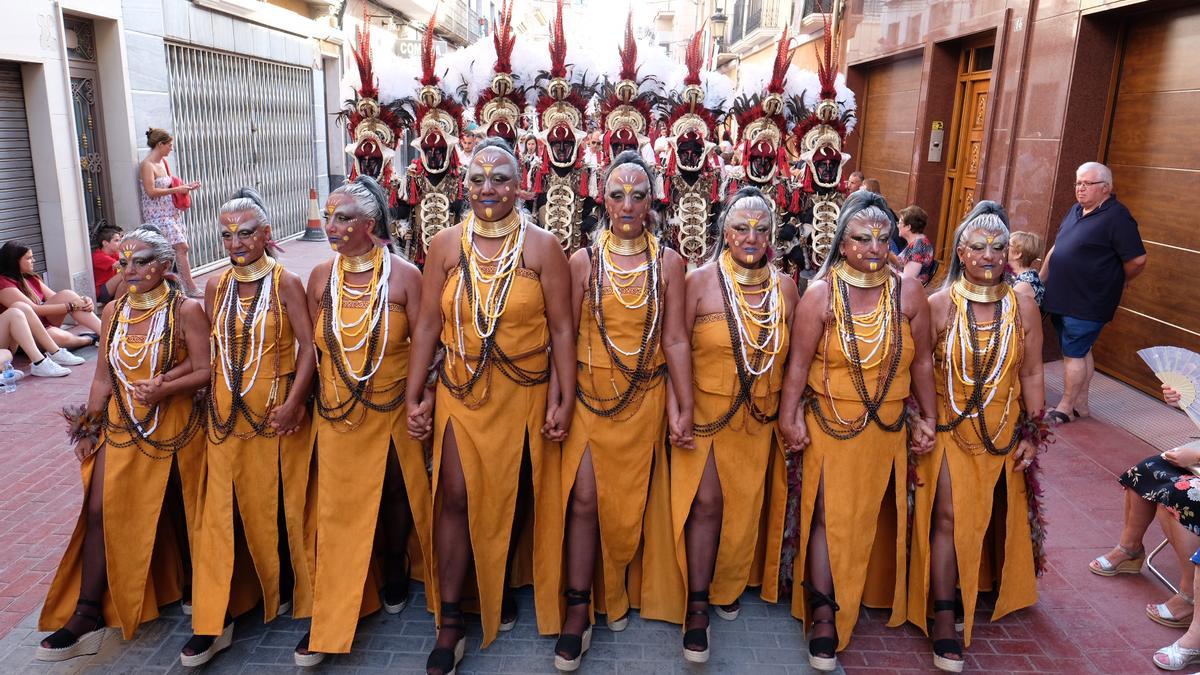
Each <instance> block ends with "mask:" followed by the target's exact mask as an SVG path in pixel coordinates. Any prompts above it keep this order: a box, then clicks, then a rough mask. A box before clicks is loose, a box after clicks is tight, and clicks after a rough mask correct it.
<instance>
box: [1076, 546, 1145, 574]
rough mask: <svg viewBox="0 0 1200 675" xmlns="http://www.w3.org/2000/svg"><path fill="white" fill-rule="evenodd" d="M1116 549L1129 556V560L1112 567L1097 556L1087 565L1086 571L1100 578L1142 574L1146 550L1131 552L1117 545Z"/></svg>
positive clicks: (1106, 559)
mask: <svg viewBox="0 0 1200 675" xmlns="http://www.w3.org/2000/svg"><path fill="white" fill-rule="evenodd" d="M1117 549H1118V550H1120V551H1121V553H1124V554H1125V555H1127V556H1129V560H1124V561H1121V562H1119V563H1117V564H1115V565H1114V564H1112V563H1111V562H1109V560H1108V558H1106V557H1105V556H1099V557H1097V558H1095V559H1094V560H1092V562H1090V563H1088V569H1089V570H1091V571H1092V574H1099V575H1100V576H1102V577H1115V576H1117V575H1118V574H1141V573H1142V564H1143V563H1145V562H1146V549H1144V548H1143V549H1142V550H1140V551H1131V550H1129V549H1127V548H1125V547H1124V546H1121V545H1120V544H1117Z"/></svg>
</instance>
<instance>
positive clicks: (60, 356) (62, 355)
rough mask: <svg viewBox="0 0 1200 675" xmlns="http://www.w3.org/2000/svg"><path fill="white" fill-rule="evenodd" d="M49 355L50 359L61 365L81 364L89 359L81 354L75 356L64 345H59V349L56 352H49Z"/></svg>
mask: <svg viewBox="0 0 1200 675" xmlns="http://www.w3.org/2000/svg"><path fill="white" fill-rule="evenodd" d="M47 356H49V357H50V360H52V361H54V362H55V363H57V364H58V365H60V366H78V365H79V364H81V363H84V362H86V361H87V359H85V358H83V357H80V356H75V355H74V354H72V353H71V352H69V351H67V350H66V349H65V348H63V347H59V348H58V351H56V352H54V353H53V354H47Z"/></svg>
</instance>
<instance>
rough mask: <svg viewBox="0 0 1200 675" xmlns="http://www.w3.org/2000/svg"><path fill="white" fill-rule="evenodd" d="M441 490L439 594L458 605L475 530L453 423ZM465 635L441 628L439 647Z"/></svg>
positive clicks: (446, 445) (437, 523)
mask: <svg viewBox="0 0 1200 675" xmlns="http://www.w3.org/2000/svg"><path fill="white" fill-rule="evenodd" d="M437 491H438V494H437V497H438V502H439V504H438V508H437V511H436V512H435V513H434V515H433V518H434V524H433V530H434V537H433V545H434V548H435V549H436V550H437V558H438V569H437V575H438V593H439V594H440V595H441V601H442V604H443V605H444V604H447V603H453V604H457V603H459V602H461V601H462V587H463V582H464V581H465V580H466V576H467V566H468V565H469V564H470V557H471V533H470V524H469V523H468V520H467V480H466V477H465V476H464V475H463V470H462V461H461V460H460V459H459V456H458V442H457V441H456V440H455V437H454V427H453V426H448V427H447V428H446V435H445V437H444V438H443V440H442V462H441V467H440V472H439V474H438V486H437ZM461 637H462V631H461V630H439V631H438V637H437V644H436V645H435V647H438V648H448V649H453V648H454V646H455V644H457V642H458V639H459V638H461ZM435 672H436V671H435Z"/></svg>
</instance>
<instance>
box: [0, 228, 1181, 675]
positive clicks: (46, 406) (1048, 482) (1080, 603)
mask: <svg viewBox="0 0 1200 675" xmlns="http://www.w3.org/2000/svg"><path fill="white" fill-rule="evenodd" d="M287 248H288V251H287V253H285V254H283V255H282V256H281V260H283V261H284V262H285V264H287V266H288V267H289V268H290V269H292V270H294V271H296V272H297V273H300V274H301V276H302V277H307V270H308V269H310V268H311V266H312V265H313V264H314V263H315V262H316V261H318V260H321V259H323V258H325V257H327V256H328V248H327V247H326V246H325V245H324V244H308V243H300V242H294V243H291V244H288V245H287ZM83 354H84V355H85V356H89V357H94V354H95V351H94V350H88V351H84V352H83ZM18 365H19V366H21V367H25V368H27V364H21V363H18ZM93 367H94V360H93V361H90V362H89V363H88V364H85V365H84V366H80V367H78V368H75V369H74V370H75V372H74V373H73V374H72V375H71V376H69V377H65V378H61V379H57V380H45V379H30V378H26V379H25V380H23V381H22V382H21V384H20V388H19V391H18V393H17V394H16V395H10V394H4V395H0V675H7V674H8V673H26V672H28V673H51V672H53V673H74V672H89V673H92V672H96V673H101V672H103V673H110V672H111V673H142V672H146V673H152V672H166V671H176V670H180V669H181V666H179V661H178V654H179V649H180V648H181V647H182V646H183V643H184V642H185V641H186V640H187V637H188V635H189V633H190V626H189V623H188V622H187V621H186V620H185V617H184V616H182V615H181V614H180V612H179V609H178V607H177V606H175V607H169V608H167V609H166V611H165V614H164V616H163V618H161V619H159V620H158V621H155V622H153V623H151V624H149V625H147V626H144V627H142V628H141V629H140V630H139V632H138V634H137V636H136V637H135V639H134V640H133V641H131V642H128V643H126V642H123V641H122V640H121V639H120V637H119V635H117V634H115V633H114V634H110V635H109V636H108V637H107V638H106V640H105V645H104V649H103V651H101V653H100V654H97V655H96V656H94V657H89V658H80V659H75V660H73V661H70V662H67V663H64V664H57V665H50V664H40V663H36V662H34V661H33V652H34V649H35V647H36V645H37V642H38V640H39V639H40V638H41V637H42V636H43V635H44V633H39V632H37V631H35V630H34V627H35V616H36V610H37V609H38V607H39V606H40V604H41V602H42V599H43V598H44V596H45V593H46V589H47V587H48V585H49V582H50V577H51V575H52V574H53V571H54V569H55V566H56V565H57V563H58V560H59V557H60V556H61V554H62V549H63V547H64V546H65V545H66V541H67V539H68V537H69V535H70V532H71V529H72V528H73V526H74V523H75V518H76V516H77V515H78V512H79V504H80V498H81V495H80V491H79V472H78V464H77V463H76V461H75V460H74V458H73V456H72V454H71V451H70V448H68V447H67V444H66V442H65V438H64V435H63V432H62V424H63V423H62V420H61V418H59V417H58V414H57V411H58V410H59V409H60V408H61V407H62V406H63V405H64V404H67V403H76V402H82V401H83V400H84V399H85V398H86V395H87V383H88V381H89V380H90V377H91V373H92V369H93ZM1048 373H1050V374H1048V377H1047V385H1048V388H1050V389H1053V388H1054V387H1056V386H1057V384H1056V382H1055V376H1054V375H1053V374H1052V373H1053V370H1052V369H1051V370H1049V371H1048ZM1098 377H1102V376H1098ZM1112 389H1113V388H1108V389H1106V391H1109V390H1112ZM1115 390H1117V391H1120V392H1123V393H1121V394H1119V395H1121V396H1128V397H1142V396H1143V395H1142V394H1140V393H1137V392H1135V391H1133V390H1131V389H1128V388H1126V387H1120V386H1118V387H1115ZM1047 398H1048V400H1050V401H1054V400H1056V399H1057V394H1049V395H1048V396H1047ZM1180 419H1181V420H1182V419H1183V418H1182V416H1181V415H1180ZM1183 424H1186V421H1183ZM1156 452H1157V450H1156V449H1155V448H1153V447H1152V446H1150V445H1148V444H1147V443H1145V442H1143V441H1142V440H1140V439H1138V438H1137V437H1135V436H1133V435H1132V434H1130V433H1128V432H1126V431H1125V430H1123V429H1120V428H1117V427H1116V426H1113V425H1111V424H1108V423H1105V422H1102V421H1100V420H1097V419H1086V420H1079V421H1076V422H1072V423H1071V424H1068V425H1066V426H1064V427H1061V428H1060V429H1059V432H1058V440H1057V442H1056V443H1055V444H1054V445H1053V446H1051V448H1050V450H1049V452H1048V453H1047V454H1046V455H1045V456H1044V458H1043V464H1044V467H1043V484H1044V486H1045V493H1046V494H1045V499H1044V501H1045V504H1046V507H1047V513H1048V518H1049V540H1048V558H1049V570H1048V571H1047V573H1046V575H1045V576H1044V577H1042V579H1041V580H1040V582H1039V595H1040V598H1039V601H1038V604H1037V605H1036V606H1034V607H1031V608H1029V609H1026V610H1022V611H1019V612H1017V613H1015V614H1012V615H1009V616H1007V617H1005V618H1004V619H1001V620H1000V621H998V622H995V623H987V621H988V619H989V618H990V617H989V615H988V613H987V610H986V608H984V609H982V610H981V611H980V612H979V613H978V614H977V616H976V629H975V639H974V641H973V642H972V644H971V645H970V647H969V649H968V650H967V658H966V667H967V670H968V671H969V672H976V673H1009V672H1039V673H1122V674H1124V673H1152V672H1156V671H1155V669H1154V667H1153V666H1152V665H1151V663H1150V655H1151V654H1153V652H1154V650H1155V649H1157V648H1159V647H1163V646H1166V645H1168V644H1170V643H1171V642H1173V641H1174V640H1175V639H1176V638H1178V637H1179V635H1180V631H1178V630H1172V629H1168V628H1165V627H1162V626H1159V625H1157V624H1154V623H1151V622H1150V621H1149V620H1147V619H1146V618H1145V614H1144V611H1143V607H1144V606H1145V603H1147V602H1162V601H1164V600H1165V599H1166V598H1167V597H1168V596H1169V592H1168V591H1166V589H1165V588H1164V587H1163V586H1162V585H1161V584H1160V583H1158V582H1157V581H1155V580H1154V579H1153V578H1152V577H1151V576H1150V575H1149V574H1148V573H1143V574H1142V575H1140V576H1125V577H1122V578H1117V579H1108V578H1102V577H1098V576H1095V575H1092V574H1089V573H1088V572H1087V570H1086V569H1085V568H1086V566H1087V562H1088V560H1090V559H1091V558H1092V557H1094V556H1096V555H1099V554H1101V553H1104V552H1106V551H1107V550H1109V549H1110V548H1111V547H1112V545H1113V543H1114V542H1115V541H1116V540H1117V537H1118V535H1119V533H1120V525H1121V517H1122V513H1121V497H1120V490H1119V487H1118V486H1117V484H1116V482H1115V480H1114V478H1115V476H1117V475H1118V474H1120V473H1121V472H1123V471H1124V470H1125V469H1126V468H1127V467H1128V466H1130V465H1131V464H1133V463H1135V462H1137V461H1139V460H1141V459H1142V458H1144V457H1146V456H1148V455H1150V454H1152V453H1156ZM1160 540H1161V535H1160V533H1159V531H1158V528H1152V530H1151V532H1150V535H1149V536H1148V537H1147V538H1146V544H1147V546H1148V547H1153V546H1154V545H1156V544H1157V543H1158V541H1160ZM1168 558H1170V559H1168ZM1156 563H1158V564H1159V566H1160V567H1161V568H1162V569H1163V570H1164V573H1165V574H1166V575H1167V577H1168V578H1171V579H1176V578H1178V575H1179V564H1178V562H1177V561H1175V560H1174V559H1173V556H1170V555H1169V554H1167V555H1163V556H1160V558H1159V559H1158V560H1156ZM413 600H414V605H413V607H410V609H408V610H407V611H405V612H404V613H403V614H401V615H400V616H398V617H392V616H386V615H377V616H372V617H369V618H367V619H365V620H364V621H363V623H362V625H361V627H360V629H359V638H358V641H357V642H356V644H355V648H354V652H353V653H352V654H351V655H349V656H345V657H336V658H332V659H330V660H329V661H328V662H327V665H324V666H323V667H322V670H324V671H329V672H358V671H362V672H382V671H383V670H387V671H388V672H401V673H404V672H414V673H415V672H422V666H423V665H424V662H425V657H426V655H427V653H428V650H429V649H430V648H431V647H432V640H433V634H434V632H433V622H432V619H431V618H430V616H429V615H428V614H427V613H425V612H424V611H421V610H419V609H417V607H419V606H421V605H422V604H423V602H424V600H423V598H421V597H420V596H416V597H414V599H413ZM523 604H524V606H525V607H526V608H527V609H526V614H525V615H524V617H523V619H522V622H521V623H520V624H519V625H518V627H517V628H516V630H514V631H513V632H512V633H509V634H507V635H504V636H503V637H501V638H500V639H499V640H497V641H496V642H495V643H494V644H493V645H492V646H491V647H489V648H488V649H487V650H486V651H480V650H479V649H478V640H479V629H478V626H477V625H474V626H472V628H471V632H470V635H469V643H468V644H469V650H468V657H467V660H466V661H464V662H463V666H462V669H461V672H462V673H483V672H493V673H543V672H552V668H553V660H552V653H553V644H554V641H553V639H552V638H542V637H539V636H537V635H536V634H535V631H534V624H533V620H532V619H533V617H532V602H531V601H530V599H529V598H528V596H526V597H525V601H524V603H523ZM257 617H258V615H257V614H256V613H255V612H251V614H250V615H249V616H247V617H245V618H244V619H243V620H242V621H241V622H240V623H239V630H238V634H237V638H236V642H235V644H234V647H233V648H232V649H230V650H229V651H228V652H226V653H224V654H222V655H221V656H220V657H219V658H218V659H217V660H216V661H214V662H213V663H212V664H210V666H209V667H208V669H207V670H209V671H212V672H222V673H223V672H246V673H268V672H284V671H289V672H290V671H292V670H293V667H292V665H291V663H292V662H291V650H292V648H293V647H294V646H295V644H296V642H298V641H299V639H300V636H301V635H302V634H303V631H304V630H305V625H306V623H305V622H296V621H292V620H290V619H280V620H277V621H275V622H274V623H272V624H271V625H270V626H262V625H261V623H260V622H259V621H258V620H257ZM886 619H887V617H886V615H885V613H884V612H881V611H878V610H867V611H864V612H863V613H862V615H861V617H860V620H859V623H858V626H857V628H856V629H855V633H854V638H853V640H852V641H851V643H850V646H849V648H848V649H847V650H846V651H845V652H843V653H842V655H841V663H842V665H843V666H844V668H845V671H846V672H847V673H864V674H866V673H918V672H927V673H928V672H937V671H934V670H933V669H932V667H931V656H930V651H929V642H928V640H927V639H926V638H925V637H924V636H923V635H922V634H921V632H920V631H919V630H917V629H916V628H915V627H913V626H911V625H909V626H904V627H902V628H898V629H893V628H887V627H886V625H885V624H886ZM679 649H680V638H679V630H678V628H677V627H674V626H670V625H667V624H662V623H656V622H643V621H641V620H639V619H638V618H636V617H635V618H633V620H632V622H631V625H630V628H629V630H627V631H626V632H624V633H622V634H619V635H614V634H613V633H610V632H609V631H608V630H607V629H606V628H603V627H600V628H597V629H596V632H595V634H594V642H593V648H592V652H591V653H590V654H589V656H588V657H587V659H586V660H585V665H584V667H583V669H582V672H584V673H606V672H614V673H615V672H618V671H619V672H620V673H621V675H630V674H634V673H650V672H654V673H659V672H662V673H673V672H684V671H686V672H693V671H695V672H701V671H703V672H711V673H785V674H786V673H803V672H807V666H806V658H805V653H806V652H805V643H804V641H803V638H802V636H801V633H800V630H799V625H798V624H797V622H795V621H794V620H792V619H791V618H790V616H789V614H788V610H787V607H786V606H783V605H780V606H770V605H766V604H763V603H762V602H760V601H758V600H757V599H756V598H754V597H752V596H749V595H747V596H746V597H745V598H743V615H742V617H741V618H740V619H738V620H737V621H735V622H732V623H727V622H723V621H721V620H720V619H716V618H714V620H713V660H712V661H711V662H710V663H709V664H708V665H707V666H706V667H704V666H701V667H697V666H685V665H684V664H683V663H682V659H681V658H680V655H679Z"/></svg>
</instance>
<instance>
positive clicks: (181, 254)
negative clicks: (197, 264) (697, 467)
mask: <svg viewBox="0 0 1200 675" xmlns="http://www.w3.org/2000/svg"><path fill="white" fill-rule="evenodd" d="M188 250H189V249H188V245H187V242H180V243H178V244H175V273H176V274H178V275H179V282H180V283H181V284H183V292H184V293H187V294H188V295H192V294H194V293H196V292H197V288H196V282H195V281H193V280H192V265H191V263H190V262H189V261H188Z"/></svg>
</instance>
